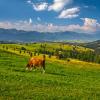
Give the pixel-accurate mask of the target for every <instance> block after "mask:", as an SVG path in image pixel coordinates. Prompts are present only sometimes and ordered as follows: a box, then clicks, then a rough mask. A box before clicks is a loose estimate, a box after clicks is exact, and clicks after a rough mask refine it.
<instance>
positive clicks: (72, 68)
mask: <svg viewBox="0 0 100 100" xmlns="http://www.w3.org/2000/svg"><path fill="white" fill-rule="evenodd" d="M27 61H28V57H24V56H19V55H17V54H13V53H9V52H5V51H2V50H0V100H99V99H100V69H99V65H96V64H93V65H92V64H88V63H87V65H85V64H73V63H70V62H69V63H67V64H62V63H58V62H50V61H47V62H46V73H45V74H42V73H41V70H36V71H35V72H34V71H32V72H29V71H25V65H26V64H27Z"/></svg>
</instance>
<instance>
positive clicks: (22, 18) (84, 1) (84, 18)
mask: <svg viewBox="0 0 100 100" xmlns="http://www.w3.org/2000/svg"><path fill="white" fill-rule="evenodd" d="M99 5H100V0H0V28H16V29H19V30H26V31H27V30H28V31H29V30H33V31H34V30H35V31H43V32H47V31H49V32H54V31H75V32H83V33H96V32H98V31H100V30H99V29H100V24H99V23H100V13H99V11H100V6H99Z"/></svg>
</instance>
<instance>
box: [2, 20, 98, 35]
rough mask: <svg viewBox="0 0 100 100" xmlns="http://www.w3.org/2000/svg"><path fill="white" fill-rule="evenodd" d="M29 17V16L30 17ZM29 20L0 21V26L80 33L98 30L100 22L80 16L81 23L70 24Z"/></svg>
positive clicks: (90, 32)
mask: <svg viewBox="0 0 100 100" xmlns="http://www.w3.org/2000/svg"><path fill="white" fill-rule="evenodd" d="M30 19H31V18H30ZM30 19H29V21H17V22H9V21H5V22H0V28H5V29H12V28H15V29H17V30H25V31H39V32H60V31H73V32H80V33H88V34H92V33H95V32H97V31H99V32H100V23H98V21H97V20H96V19H91V18H82V20H83V25H79V24H71V25H54V24H52V23H49V24H47V23H45V24H33V23H32V19H31V20H30Z"/></svg>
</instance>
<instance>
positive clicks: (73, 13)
mask: <svg viewBox="0 0 100 100" xmlns="http://www.w3.org/2000/svg"><path fill="white" fill-rule="evenodd" d="M79 11H80V9H79V8H78V7H75V8H70V9H66V10H63V11H62V12H61V14H60V15H59V16H58V18H75V17H78V16H79V15H78V14H77V13H78V12H79Z"/></svg>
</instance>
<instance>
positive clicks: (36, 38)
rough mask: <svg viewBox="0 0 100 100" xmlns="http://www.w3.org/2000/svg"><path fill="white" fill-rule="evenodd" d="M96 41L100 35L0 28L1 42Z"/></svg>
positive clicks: (99, 38)
mask: <svg viewBox="0 0 100 100" xmlns="http://www.w3.org/2000/svg"><path fill="white" fill-rule="evenodd" d="M70 40H71V41H77V40H78V41H94V40H100V34H99V33H96V34H85V33H76V32H70V31H66V32H52V33H50V32H45V33H43V32H37V31H23V30H16V29H2V28H0V41H21V42H40V41H60V42H61V41H70Z"/></svg>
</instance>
